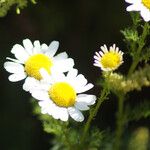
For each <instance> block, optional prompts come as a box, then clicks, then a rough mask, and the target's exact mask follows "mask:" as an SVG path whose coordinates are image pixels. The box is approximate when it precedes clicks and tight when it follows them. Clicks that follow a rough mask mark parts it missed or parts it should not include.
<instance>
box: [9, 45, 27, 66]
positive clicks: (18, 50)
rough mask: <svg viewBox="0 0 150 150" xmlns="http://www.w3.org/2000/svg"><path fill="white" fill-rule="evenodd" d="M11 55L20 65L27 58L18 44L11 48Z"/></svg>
mask: <svg viewBox="0 0 150 150" xmlns="http://www.w3.org/2000/svg"><path fill="white" fill-rule="evenodd" d="M11 53H12V54H14V55H15V57H16V58H17V59H18V60H19V61H20V62H22V63H24V62H25V61H26V60H27V59H28V57H29V55H28V53H27V52H26V51H25V49H24V48H23V47H22V46H21V45H19V44H16V45H14V46H13V48H12V50H11Z"/></svg>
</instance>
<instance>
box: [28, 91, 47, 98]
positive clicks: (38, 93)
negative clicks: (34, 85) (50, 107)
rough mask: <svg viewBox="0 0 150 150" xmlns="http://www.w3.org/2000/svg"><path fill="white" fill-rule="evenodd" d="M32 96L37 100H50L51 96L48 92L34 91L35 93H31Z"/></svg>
mask: <svg viewBox="0 0 150 150" xmlns="http://www.w3.org/2000/svg"><path fill="white" fill-rule="evenodd" d="M31 94H32V96H33V97H34V98H35V99H37V100H49V95H48V93H47V91H43V90H33V91H31Z"/></svg>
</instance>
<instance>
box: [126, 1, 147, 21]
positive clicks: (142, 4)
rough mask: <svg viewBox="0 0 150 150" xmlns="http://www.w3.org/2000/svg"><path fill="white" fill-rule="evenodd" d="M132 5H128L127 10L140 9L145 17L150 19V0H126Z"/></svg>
mask: <svg viewBox="0 0 150 150" xmlns="http://www.w3.org/2000/svg"><path fill="white" fill-rule="evenodd" d="M125 1H126V2H127V3H130V4H131V5H130V6H128V7H127V11H139V12H140V14H141V16H142V17H143V19H144V20H145V21H146V22H148V21H150V0H125Z"/></svg>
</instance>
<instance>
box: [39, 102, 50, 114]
mask: <svg viewBox="0 0 150 150" xmlns="http://www.w3.org/2000/svg"><path fill="white" fill-rule="evenodd" d="M38 103H39V105H40V107H41V112H42V113H43V114H46V113H48V114H49V115H51V114H52V113H51V110H52V102H51V101H50V100H44V101H39V102H38Z"/></svg>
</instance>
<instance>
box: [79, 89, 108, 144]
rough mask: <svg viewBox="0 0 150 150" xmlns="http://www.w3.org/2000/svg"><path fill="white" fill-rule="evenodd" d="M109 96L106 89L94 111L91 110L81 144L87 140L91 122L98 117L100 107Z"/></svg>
mask: <svg viewBox="0 0 150 150" xmlns="http://www.w3.org/2000/svg"><path fill="white" fill-rule="evenodd" d="M108 94H109V92H108V90H107V89H106V88H104V89H103V90H102V93H101V96H100V98H99V99H98V102H97V104H96V106H95V108H94V109H93V110H91V112H90V115H89V117H88V120H87V122H86V124H85V126H84V130H83V134H82V137H81V144H83V143H84V142H85V138H86V136H87V134H88V130H89V128H90V125H91V122H92V120H93V118H94V117H95V116H96V114H97V112H98V110H99V107H100V106H101V104H102V102H103V101H104V100H105V99H106V98H107V95H108Z"/></svg>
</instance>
